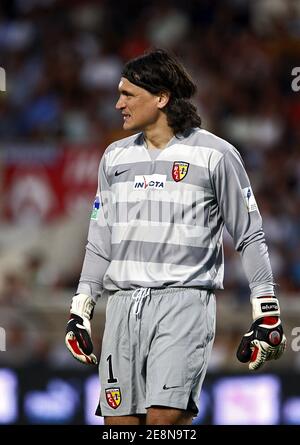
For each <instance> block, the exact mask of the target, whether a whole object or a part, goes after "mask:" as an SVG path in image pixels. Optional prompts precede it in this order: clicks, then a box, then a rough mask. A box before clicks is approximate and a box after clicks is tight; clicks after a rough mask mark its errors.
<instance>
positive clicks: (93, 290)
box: [77, 155, 112, 301]
mask: <svg viewBox="0 0 300 445" xmlns="http://www.w3.org/2000/svg"><path fill="white" fill-rule="evenodd" d="M110 198H111V197H110V187H109V184H108V181H107V177H106V172H105V155H103V156H102V159H101V161H100V165H99V172H98V189H97V194H96V197H95V201H94V204H93V208H92V213H91V220H90V225H89V231H88V239H87V245H86V251H85V257H84V261H83V266H82V271H81V275H80V280H79V285H78V288H77V293H84V294H87V295H90V296H91V297H92V298H93V299H94V300H95V301H97V299H98V298H99V296H100V295H101V291H102V289H103V277H104V274H105V272H106V269H107V268H108V266H109V263H110V254H111V226H112V207H111V199H110Z"/></svg>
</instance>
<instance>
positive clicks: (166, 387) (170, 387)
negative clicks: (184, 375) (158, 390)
mask: <svg viewBox="0 0 300 445" xmlns="http://www.w3.org/2000/svg"><path fill="white" fill-rule="evenodd" d="M172 388H179V385H176V386H166V385H164V386H163V389H172Z"/></svg>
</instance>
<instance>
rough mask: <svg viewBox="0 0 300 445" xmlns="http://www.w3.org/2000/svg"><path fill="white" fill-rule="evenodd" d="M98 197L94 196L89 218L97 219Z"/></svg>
mask: <svg viewBox="0 0 300 445" xmlns="http://www.w3.org/2000/svg"><path fill="white" fill-rule="evenodd" d="M100 206H101V204H100V198H99V196H96V198H95V201H94V204H93V209H92V214H91V219H94V220H97V219H98V214H99V210H100Z"/></svg>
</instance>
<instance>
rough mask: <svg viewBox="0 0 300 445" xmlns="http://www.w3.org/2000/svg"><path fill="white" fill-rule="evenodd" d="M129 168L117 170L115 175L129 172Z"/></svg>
mask: <svg viewBox="0 0 300 445" xmlns="http://www.w3.org/2000/svg"><path fill="white" fill-rule="evenodd" d="M128 170H129V168H128V169H127V170H123V171H121V172H118V170H117V171H116V172H115V176H120V175H121V174H122V173H125V172H128Z"/></svg>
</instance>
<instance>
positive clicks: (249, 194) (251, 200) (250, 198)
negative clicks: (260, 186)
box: [243, 187, 258, 212]
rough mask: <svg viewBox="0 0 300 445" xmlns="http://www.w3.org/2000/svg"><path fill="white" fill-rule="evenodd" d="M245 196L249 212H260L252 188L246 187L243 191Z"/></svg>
mask: <svg viewBox="0 0 300 445" xmlns="http://www.w3.org/2000/svg"><path fill="white" fill-rule="evenodd" d="M243 195H244V199H245V203H246V206H247V209H248V212H254V211H258V207H257V204H256V201H255V197H254V194H253V191H252V188H251V187H246V188H244V189H243Z"/></svg>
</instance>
